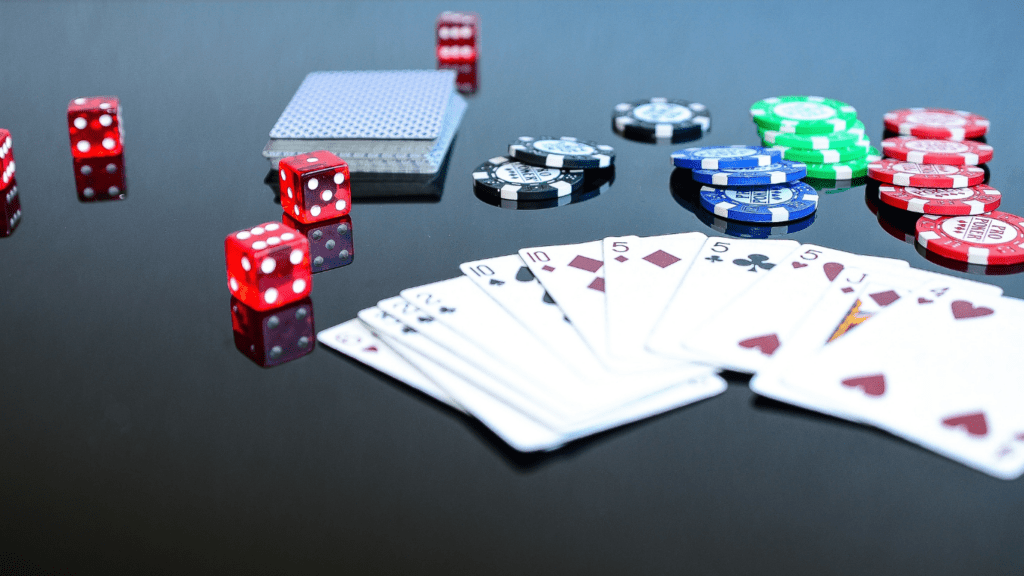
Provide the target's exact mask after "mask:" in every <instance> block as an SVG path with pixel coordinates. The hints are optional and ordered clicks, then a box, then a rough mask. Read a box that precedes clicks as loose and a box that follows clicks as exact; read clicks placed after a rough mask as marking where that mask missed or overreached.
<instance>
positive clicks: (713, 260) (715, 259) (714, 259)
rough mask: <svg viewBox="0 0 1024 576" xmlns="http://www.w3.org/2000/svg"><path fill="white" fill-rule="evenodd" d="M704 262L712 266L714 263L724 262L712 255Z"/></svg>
mask: <svg viewBox="0 0 1024 576" xmlns="http://www.w3.org/2000/svg"><path fill="white" fill-rule="evenodd" d="M705 260H707V261H708V262H711V263H712V264H714V263H715V262H725V260H722V259H721V258H719V257H718V256H716V255H714V254H712V255H711V256H708V257H707V258H705Z"/></svg>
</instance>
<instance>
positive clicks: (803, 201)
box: [700, 182, 818, 223]
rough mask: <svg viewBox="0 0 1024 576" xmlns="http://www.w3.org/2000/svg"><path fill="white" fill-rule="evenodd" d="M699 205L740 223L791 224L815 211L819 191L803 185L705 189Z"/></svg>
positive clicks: (798, 183)
mask: <svg viewBox="0 0 1024 576" xmlns="http://www.w3.org/2000/svg"><path fill="white" fill-rule="evenodd" d="M700 205H701V206H703V207H704V209H705V210H707V211H708V212H711V213H712V214H714V215H715V216H718V217H720V218H728V219H730V220H738V221H740V222H774V223H779V222H791V221H793V220H799V219H801V218H803V217H805V216H809V215H811V214H813V213H814V211H815V210H817V209H818V191H817V190H815V189H814V188H811V187H810V186H809V185H807V184H804V183H803V182H794V183H791V184H772V185H768V186H750V187H734V188H715V187H713V186H704V187H702V188H701V189H700Z"/></svg>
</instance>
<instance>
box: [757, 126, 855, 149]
mask: <svg viewBox="0 0 1024 576" xmlns="http://www.w3.org/2000/svg"><path fill="white" fill-rule="evenodd" d="M757 134H758V136H760V137H761V141H762V142H764V144H765V146H787V147H789V148H800V149H801V150H834V149H836V148H846V147H848V146H853V145H854V142H857V141H858V140H862V139H863V138H864V123H863V122H861V121H860V120H855V121H854V123H853V127H852V128H848V129H846V130H842V131H839V132H833V133H831V134H793V133H791V132H779V131H778V130H765V129H764V128H761V127H760V126H759V127H758V129H757Z"/></svg>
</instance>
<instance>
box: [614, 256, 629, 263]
mask: <svg viewBox="0 0 1024 576" xmlns="http://www.w3.org/2000/svg"><path fill="white" fill-rule="evenodd" d="M615 259H616V260H617V261H619V262H625V261H626V260H629V258H626V257H625V256H616V257H615Z"/></svg>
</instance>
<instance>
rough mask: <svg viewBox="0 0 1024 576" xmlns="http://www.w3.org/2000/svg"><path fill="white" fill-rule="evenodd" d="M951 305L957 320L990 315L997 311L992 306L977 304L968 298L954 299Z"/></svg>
mask: <svg viewBox="0 0 1024 576" xmlns="http://www.w3.org/2000/svg"><path fill="white" fill-rule="evenodd" d="M949 307H950V308H951V309H952V310H953V318H956V319H957V320H964V319H967V318H977V317H979V316H988V315H989V314H992V313H994V312H995V310H993V309H991V308H986V307H984V306H975V305H974V304H971V303H970V302H968V301H966V300H954V301H953V303H952V304H950V305H949Z"/></svg>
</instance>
